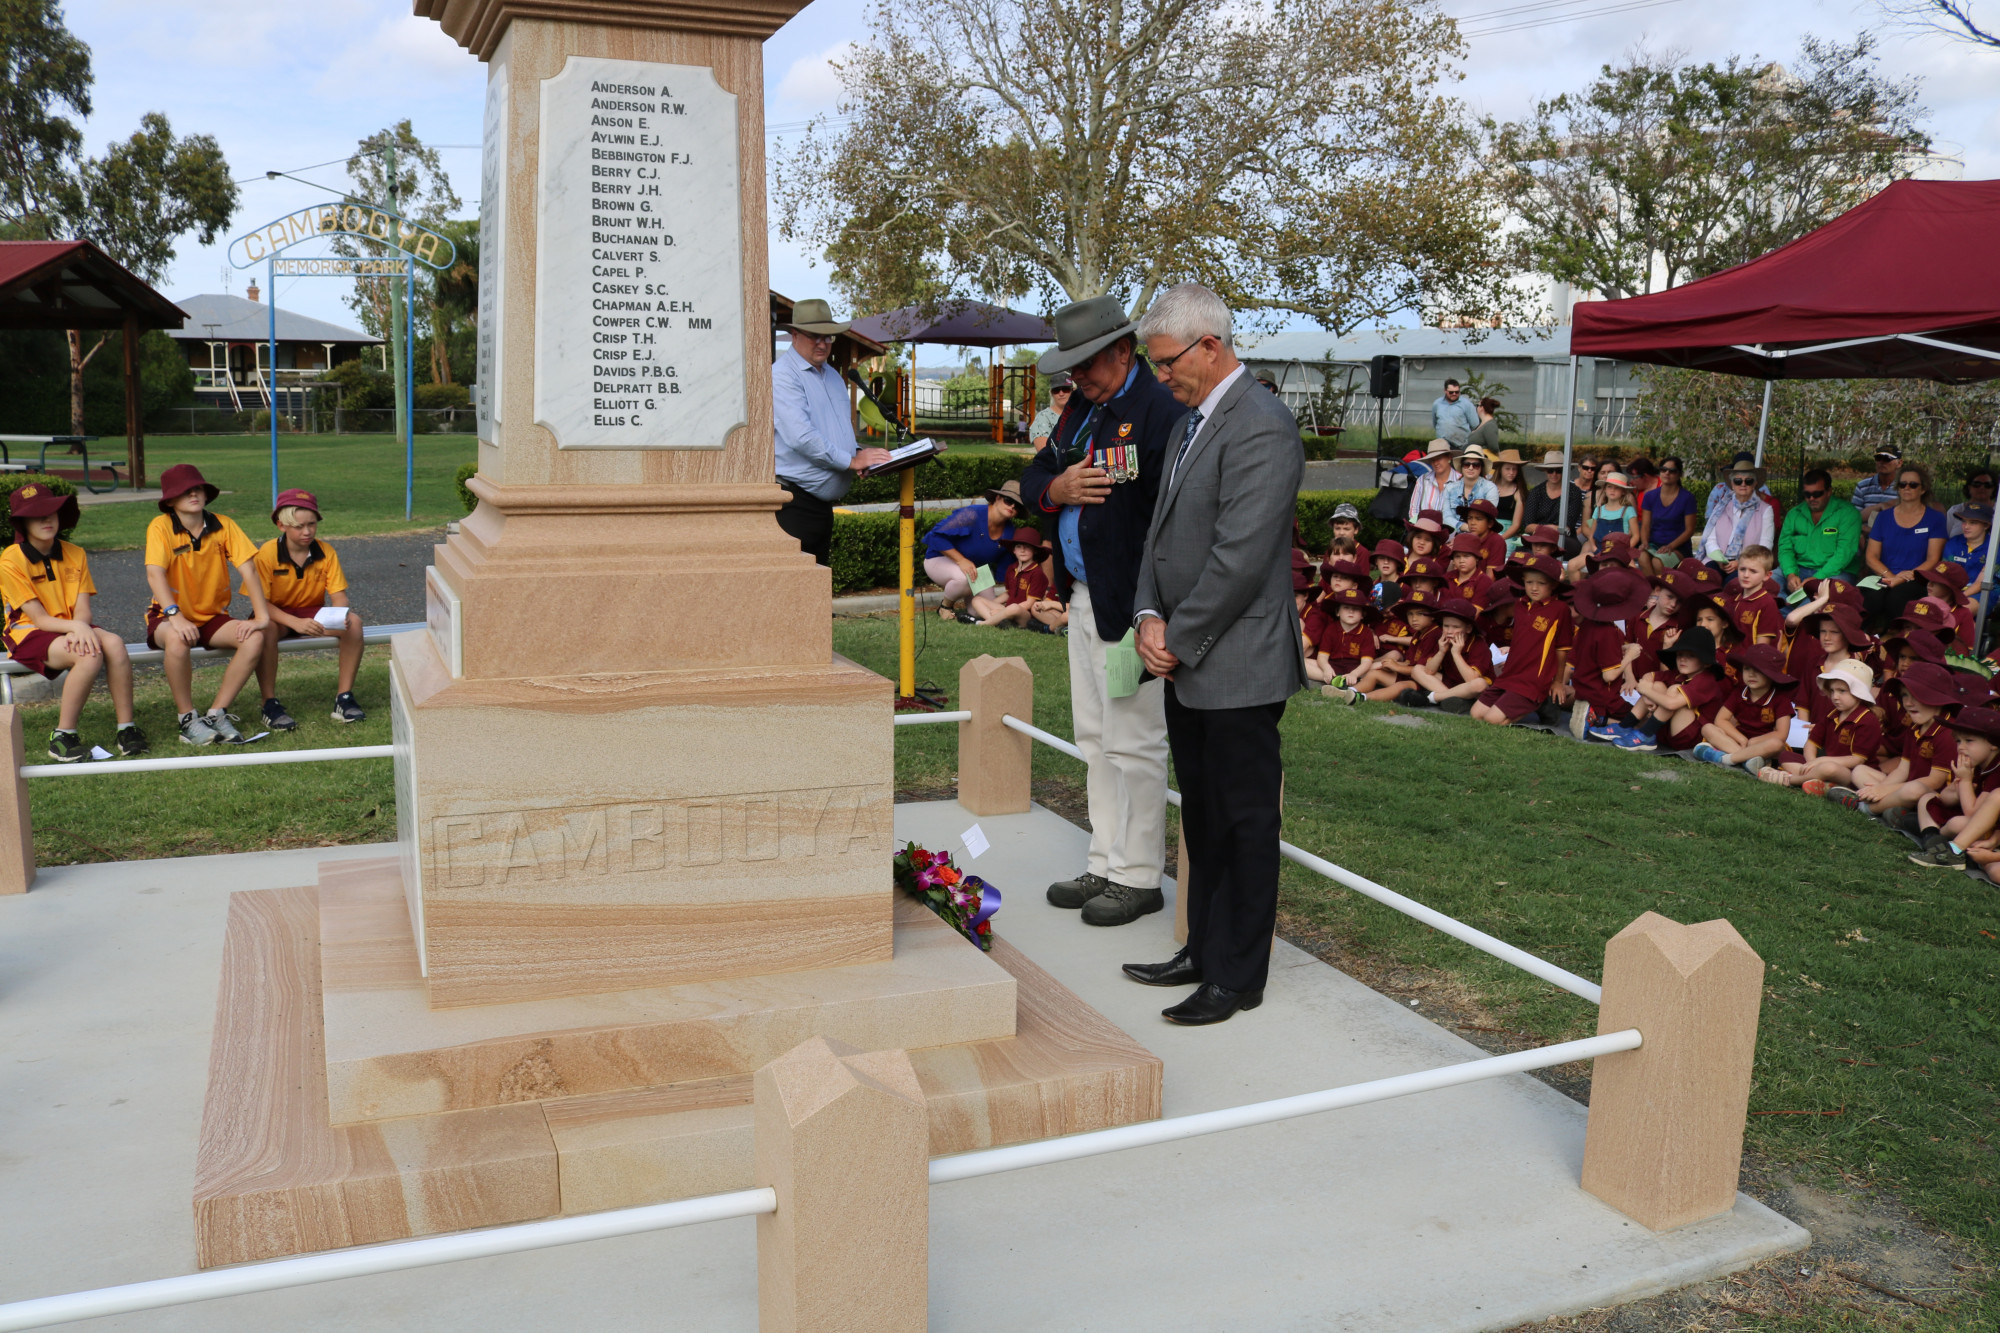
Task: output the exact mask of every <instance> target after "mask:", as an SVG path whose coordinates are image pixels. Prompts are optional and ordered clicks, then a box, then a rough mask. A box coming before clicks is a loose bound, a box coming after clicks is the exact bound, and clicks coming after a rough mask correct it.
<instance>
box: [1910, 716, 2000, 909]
mask: <svg viewBox="0 0 2000 1333" xmlns="http://www.w3.org/2000/svg"><path fill="white" fill-rule="evenodd" d="M1951 731H1952V736H1953V738H1954V740H1955V741H1956V743H1957V746H1958V755H1957V757H1956V758H1955V759H1954V760H1953V763H1952V780H1953V784H1954V786H1956V787H1957V788H1958V791H1957V800H1956V802H1955V803H1954V806H1955V808H1956V809H1957V810H1958V811H1959V813H1957V814H1953V815H1951V817H1950V818H1948V819H1945V820H1942V821H1939V820H1938V819H1937V818H1935V816H1931V815H1926V816H1920V818H1921V819H1922V820H1923V823H1924V828H1925V832H1924V833H1923V835H1922V836H1923V843H1924V846H1923V850H1922V851H1919V852H1912V853H1910V860H1911V862H1912V863H1913V864H1916V865H1920V866H1923V867H1924V868H1925V869H1927V870H1963V869H1964V868H1965V863H1966V861H1967V860H1968V859H1970V860H1972V861H1973V862H1974V863H1976V864H1977V865H1979V866H1980V867H1981V868H1982V869H1986V870H1987V874H1988V875H1989V877H1990V876H1991V874H1992V873H1993V872H1992V870H1991V869H1989V867H1991V866H1992V865H1993V864H1994V863H1995V862H2000V847H1996V846H1995V841H1996V840H1995V836H1994V835H1995V830H1996V829H2000V710H1996V709H1993V708H1990V707H1987V706H1985V705H1973V706H1970V707H1966V708H1961V709H1959V710H1958V716H1957V717H1955V718H1953V719H1952V720H1951ZM1949 790H1950V789H1949V788H1948V789H1947V791H1949ZM1937 799H1938V800H1939V801H1942V800H1943V799H1944V795H1943V794H1940V796H1939V797H1938V798H1937ZM1968 800H1969V801H1970V802H1971V803H1970V804H1969V805H1968V804H1967V802H1968Z"/></svg>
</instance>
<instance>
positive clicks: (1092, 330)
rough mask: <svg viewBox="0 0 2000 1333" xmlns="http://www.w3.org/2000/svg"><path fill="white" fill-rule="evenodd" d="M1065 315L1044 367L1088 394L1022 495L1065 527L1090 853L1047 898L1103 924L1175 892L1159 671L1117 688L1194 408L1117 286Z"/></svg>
mask: <svg viewBox="0 0 2000 1333" xmlns="http://www.w3.org/2000/svg"><path fill="white" fill-rule="evenodd" d="M1055 328H1056V347H1055V349H1054V350H1053V351H1050V352H1048V353H1047V354H1045V355H1044V356H1043V357H1042V359H1041V361H1040V363H1039V367H1038V368H1039V369H1040V371H1041V372H1042V373H1043V374H1045V375H1046V374H1053V373H1055V372H1057V371H1064V370H1066V371H1068V372H1070V380H1071V383H1073V384H1074V385H1075V386H1076V393H1075V394H1074V395H1073V398H1074V399H1076V400H1078V401H1072V402H1071V403H1070V405H1069V407H1068V408H1067V409H1066V410H1065V411H1064V412H1063V415H1062V419H1061V421H1059V422H1058V423H1057V424H1056V428H1055V433H1054V434H1053V435H1052V436H1051V437H1050V440H1049V447H1048V448H1046V449H1043V450H1042V451H1041V452H1039V453H1037V454H1036V455H1035V456H1034V458H1033V459H1031V460H1030V461H1029V463H1028V466H1027V469H1026V470H1025V471H1023V472H1022V474H1021V498H1022V500H1023V502H1024V503H1025V505H1026V507H1027V513H1028V514H1029V515H1030V516H1039V517H1040V520H1041V521H1040V523H1039V526H1040V528H1041V530H1042V531H1043V532H1049V531H1051V530H1053V532H1054V534H1055V547H1056V551H1055V561H1054V564H1055V578H1056V587H1057V591H1058V593H1059V595H1060V596H1061V597H1062V598H1063V600H1064V601H1066V602H1068V603H1069V697H1070V718H1071V724H1072V725H1073V727H1074V728H1075V733H1074V734H1075V736H1076V745H1077V748H1078V749H1079V750H1081V751H1082V752H1083V758H1084V763H1085V764H1086V765H1087V766H1088V768H1089V777H1088V790H1089V797H1090V853H1089V857H1088V860H1087V862H1086V864H1085V866H1084V868H1083V870H1082V872H1081V873H1080V874H1078V875H1077V876H1076V877H1075V878H1074V879H1066V880H1061V881H1059V882H1057V883H1055V884H1051V885H1050V886H1049V892H1048V897H1049V901H1050V902H1051V903H1054V904H1055V905H1056V906H1057V907H1078V908H1081V909H1083V912H1082V914H1083V919H1084V921H1086V922H1088V923H1089V924H1091V925H1094V926H1120V925H1124V924H1125V923H1126V922H1129V921H1135V920H1137V919H1138V918H1139V917H1141V916H1144V915H1145V914H1146V913H1148V912H1157V911H1159V910H1160V908H1161V907H1162V906H1163V905H1164V899H1163V898H1162V896H1161V894H1160V875H1161V873H1162V871H1163V870H1164V869H1165V866H1166V838H1167V722H1166V712H1165V702H1164V698H1163V690H1164V687H1163V686H1162V684H1161V683H1160V682H1159V681H1158V680H1153V679H1143V678H1142V679H1141V680H1140V683H1139V685H1138V688H1137V689H1135V690H1132V691H1131V692H1130V693H1122V692H1121V693H1114V688H1117V689H1120V690H1122V688H1123V682H1122V681H1121V682H1119V683H1118V685H1117V686H1116V687H1114V683H1113V681H1112V678H1111V675H1110V666H1111V664H1112V659H1113V657H1114V655H1117V656H1119V657H1121V658H1124V657H1125V655H1126V654H1130V653H1132V651H1133V648H1132V645H1131V644H1130V643H1129V642H1127V640H1128V639H1129V638H1130V637H1131V635H1132V632H1133V631H1132V613H1133V611H1134V610H1135V609H1136V608H1135V607H1134V606H1133V603H1132V599H1133V594H1134V592H1135V591H1136V590H1137V588H1138V585H1139V552H1140V549H1141V547H1143V546H1144V544H1145V541H1146V525H1147V523H1148V521H1149V520H1150V519H1151V518H1152V515H1153V502H1154V500H1155V499H1156V498H1157V497H1158V495H1159V490H1160V483H1161V481H1162V475H1161V474H1162V473H1163V472H1164V471H1165V468H1166V463H1167V437H1168V435H1169V434H1170V433H1171V432H1172V429H1173V427H1174V424H1175V423H1176V422H1178V421H1179V420H1180V419H1181V418H1182V417H1183V416H1185V415H1186V414H1187V409H1186V408H1185V407H1182V406H1181V405H1180V404H1179V403H1177V402H1175V401H1174V397H1173V395H1172V394H1170V393H1168V392H1167V390H1166V389H1165V388H1163V387H1161V385H1160V383H1159V381H1158V379H1156V378H1155V377H1154V376H1153V375H1152V374H1150V373H1148V372H1147V371H1146V369H1145V368H1144V367H1143V366H1142V365H1141V364H1140V362H1139V355H1138V339H1137V336H1136V329H1137V325H1135V324H1133V323H1132V321H1131V320H1129V319H1127V318H1126V315H1125V310H1124V307H1122V306H1121V305H1119V303H1118V299H1117V298H1116V297H1112V296H1097V297H1092V298H1091V299H1090V300H1088V301H1077V302H1075V303H1073V304H1071V305H1067V306H1064V307H1063V308H1062V309H1061V310H1058V311H1057V312H1056V317H1055ZM1296 434H1297V433H1296V431H1294V438H1296ZM1281 535H1282V534H1281ZM1287 604H1288V605H1289V596H1288V598H1287ZM1294 637H1296V635H1295V636H1294ZM1125 666H1126V667H1128V668H1129V667H1133V666H1136V663H1133V662H1131V661H1130V660H1129V659H1125ZM1121 674H1123V673H1122V672H1121Z"/></svg>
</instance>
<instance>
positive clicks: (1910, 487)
mask: <svg viewBox="0 0 2000 1333" xmlns="http://www.w3.org/2000/svg"><path fill="white" fill-rule="evenodd" d="M1923 488H1924V484H1923V483H1922V482H1921V481H1899V482H1897V483H1896V489H1897V490H1899V491H1920V490H1922V489H1923Z"/></svg>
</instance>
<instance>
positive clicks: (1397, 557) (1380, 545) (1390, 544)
mask: <svg viewBox="0 0 2000 1333" xmlns="http://www.w3.org/2000/svg"><path fill="white" fill-rule="evenodd" d="M1409 558H1410V553H1409V552H1408V551H1406V550H1404V549H1403V544H1402V543H1401V542H1399V541H1397V540H1396V539H1395V538H1393V537H1384V538H1383V539H1382V540H1381V541H1379V542H1376V543H1375V552H1374V554H1373V555H1371V556H1369V559H1371V560H1394V561H1395V562H1396V567H1397V568H1399V569H1400V568H1402V564H1403V562H1404V561H1405V560H1408V559H1409Z"/></svg>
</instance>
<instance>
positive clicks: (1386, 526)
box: [1298, 490, 1408, 555]
mask: <svg viewBox="0 0 2000 1333" xmlns="http://www.w3.org/2000/svg"><path fill="white" fill-rule="evenodd" d="M1405 494H1406V495H1407V494H1408V492H1405ZM1374 498H1375V492H1374V491H1372V490H1366V491H1301V492H1299V508H1298V515H1299V531H1300V533H1301V534H1302V535H1303V536H1304V537H1305V540H1306V550H1308V551H1310V552H1312V554H1314V555H1324V554H1326V548H1327V545H1328V543H1330V542H1331V541H1332V540H1333V529H1332V528H1331V527H1329V526H1328V524H1327V520H1328V519H1329V518H1331V517H1332V516H1333V511H1334V510H1335V509H1336V508H1338V507H1339V506H1341V505H1344V504H1350V505H1353V506H1354V507H1355V508H1356V509H1359V510H1360V511H1361V540H1362V542H1363V543H1364V544H1366V545H1368V546H1373V545H1374V544H1375V543H1376V542H1379V541H1381V540H1382V539H1383V538H1384V537H1394V538H1395V539H1396V540H1397V541H1401V540H1402V539H1403V523H1402V520H1401V519H1391V520H1389V521H1388V522H1384V521H1383V520H1381V519H1379V518H1371V517H1370V516H1369V514H1368V502H1369V501H1371V500H1373V499H1374Z"/></svg>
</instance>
